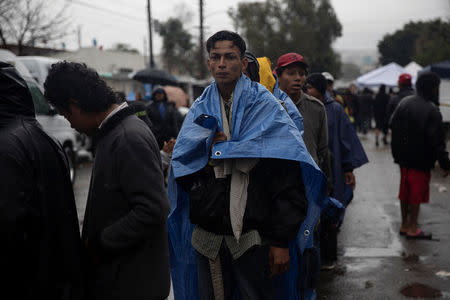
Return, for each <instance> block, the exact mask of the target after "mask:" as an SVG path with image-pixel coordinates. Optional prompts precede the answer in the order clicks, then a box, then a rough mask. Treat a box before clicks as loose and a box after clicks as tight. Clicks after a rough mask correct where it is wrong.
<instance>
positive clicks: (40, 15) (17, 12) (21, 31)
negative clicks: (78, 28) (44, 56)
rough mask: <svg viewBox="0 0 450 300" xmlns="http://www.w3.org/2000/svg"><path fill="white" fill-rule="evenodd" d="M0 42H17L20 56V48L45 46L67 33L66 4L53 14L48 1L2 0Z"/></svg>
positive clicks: (0, 8)
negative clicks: (42, 44) (44, 44)
mask: <svg viewBox="0 0 450 300" xmlns="http://www.w3.org/2000/svg"><path fill="white" fill-rule="evenodd" d="M0 3H1V4H0V40H1V42H2V43H3V44H4V45H6V43H7V42H8V41H12V42H13V43H16V44H17V46H18V48H19V55H21V54H22V52H23V46H25V45H35V44H36V43H46V42H48V41H51V40H56V39H59V38H61V37H63V36H64V35H65V34H66V29H67V27H68V21H67V17H66V11H67V7H68V6H67V4H65V5H64V6H63V7H62V8H61V9H60V10H58V11H56V12H55V13H53V11H54V9H50V4H51V3H52V2H51V1H46V0H1V1H0Z"/></svg>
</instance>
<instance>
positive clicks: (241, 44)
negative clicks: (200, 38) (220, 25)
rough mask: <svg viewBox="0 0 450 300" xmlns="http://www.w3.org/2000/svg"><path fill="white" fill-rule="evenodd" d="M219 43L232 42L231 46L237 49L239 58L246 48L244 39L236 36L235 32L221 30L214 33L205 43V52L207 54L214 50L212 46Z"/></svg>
mask: <svg viewBox="0 0 450 300" xmlns="http://www.w3.org/2000/svg"><path fill="white" fill-rule="evenodd" d="M220 41H231V42H233V45H234V46H236V47H238V48H239V51H240V52H241V58H243V57H244V55H245V50H246V49H247V46H246V45H245V41H244V39H242V37H241V36H240V35H239V34H237V33H236V32H231V31H228V30H222V31H219V32H216V33H215V34H213V35H212V36H211V37H210V38H209V39H208V40H207V41H206V51H208V53H210V52H211V49H212V48H214V45H215V44H216V42H220Z"/></svg>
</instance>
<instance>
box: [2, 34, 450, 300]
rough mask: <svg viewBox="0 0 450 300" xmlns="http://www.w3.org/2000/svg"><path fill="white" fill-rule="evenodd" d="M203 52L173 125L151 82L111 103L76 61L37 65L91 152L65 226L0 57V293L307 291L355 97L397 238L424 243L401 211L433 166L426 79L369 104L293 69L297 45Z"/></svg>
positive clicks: (53, 182) (351, 143) (433, 122)
mask: <svg viewBox="0 0 450 300" xmlns="http://www.w3.org/2000/svg"><path fill="white" fill-rule="evenodd" d="M206 50H207V52H208V59H207V66H208V68H209V70H210V72H211V76H212V77H213V78H214V81H213V82H212V83H211V84H210V85H209V86H208V87H207V88H206V89H205V91H204V92H203V94H202V95H201V96H200V97H199V98H198V99H197V100H196V101H195V102H194V103H193V105H192V107H191V108H190V111H189V113H188V114H187V115H186V117H185V119H184V120H183V117H181V116H180V115H178V114H177V112H176V110H175V109H174V107H173V106H172V105H171V104H169V103H168V101H167V96H166V94H165V92H164V90H163V89H162V88H161V87H155V88H154V90H153V95H152V98H153V102H152V103H151V104H150V105H145V104H143V103H142V102H140V101H134V102H133V103H127V102H126V101H125V100H124V99H123V98H121V97H118V95H117V94H116V93H114V92H113V91H112V90H111V88H109V87H108V86H107V85H106V83H105V82H104V81H103V80H102V79H101V78H100V77H99V75H98V74H97V73H96V72H95V71H94V70H92V69H90V68H88V67H87V66H86V65H84V64H81V63H73V62H66V61H64V62H59V63H56V64H54V65H52V68H51V69H50V71H49V75H48V77H47V79H46V81H45V96H46V98H47V100H48V101H49V103H50V104H51V105H52V106H53V107H55V108H56V109H57V110H58V112H59V113H60V114H61V115H63V116H64V117H65V118H66V119H67V120H68V121H69V122H70V123H71V125H72V127H73V128H75V129H76V130H78V131H80V132H83V133H86V134H88V135H89V136H91V137H92V142H93V148H94V149H95V150H94V151H95V161H94V164H93V169H92V176H91V182H90V186H89V194H88V198H87V204H86V212H85V216H84V220H83V227H82V232H81V235H80V233H79V228H78V220H77V212H76V208H75V200H74V196H73V190H72V185H71V184H70V179H69V174H68V169H67V159H66V158H65V156H64V152H63V151H62V149H61V146H60V145H58V144H57V143H55V142H54V141H53V140H52V139H51V138H49V137H48V136H47V135H46V134H45V133H44V132H43V131H42V129H41V128H40V126H39V124H38V123H37V121H36V119H35V117H34V107H33V102H32V100H31V94H30V92H29V90H28V88H27V86H26V83H25V82H24V81H23V79H22V78H21V77H20V75H19V74H18V73H17V71H16V70H15V69H14V67H13V66H11V65H9V64H7V63H0V67H1V72H0V76H1V81H0V82H1V84H0V91H1V92H0V117H1V118H0V165H1V171H0V173H1V177H2V181H1V182H0V194H1V195H2V197H1V201H0V225H1V226H0V228H1V230H2V233H3V236H4V237H5V238H6V241H5V242H4V243H3V246H2V247H1V250H0V251H1V252H0V257H1V258H0V259H1V266H2V270H3V272H2V274H3V275H2V277H1V280H2V283H3V284H4V286H5V289H3V290H2V292H3V293H4V295H7V296H11V297H10V299H29V298H31V297H33V298H36V297H37V298H42V299H50V300H52V299H97V300H98V299H108V300H110V299H166V298H167V297H168V295H169V291H170V282H172V286H173V291H174V296H175V299H315V297H316V292H315V288H316V287H317V284H318V274H319V271H320V269H321V267H322V268H333V266H334V264H335V262H336V260H337V233H338V227H339V225H340V224H341V223H342V221H343V219H342V218H343V212H344V211H345V207H346V206H347V205H348V204H349V203H350V202H351V201H352V199H353V191H354V189H355V187H356V178H355V175H354V173H353V171H354V170H355V169H356V168H359V167H360V166H362V165H364V164H366V163H367V162H368V159H367V156H366V154H365V152H364V149H363V147H362V145H361V143H360V141H359V138H358V135H357V133H356V132H357V130H361V132H362V133H363V134H366V132H367V130H368V129H369V128H370V123H371V122H370V118H371V114H372V110H371V107H372V105H373V103H376V105H375V109H374V114H375V119H376V121H377V122H376V123H377V129H378V130H380V131H381V132H383V133H384V138H383V141H384V142H385V143H387V140H386V134H387V125H388V124H389V123H388V120H389V115H391V116H390V120H391V121H390V124H391V125H390V126H391V128H392V150H393V155H394V159H395V161H396V163H398V164H399V165H400V166H401V173H402V177H401V187H400V196H399V198H400V200H401V203H402V226H401V228H400V233H401V234H404V235H407V236H408V237H411V238H427V237H428V236H427V235H426V234H425V233H423V232H422V231H421V230H420V229H419V228H417V216H418V208H419V205H420V203H423V202H427V201H428V193H429V191H428V190H427V186H429V180H430V169H431V168H432V167H433V166H434V163H435V161H436V160H438V161H439V163H440V164H441V167H442V168H443V169H444V170H446V172H447V174H448V170H449V169H450V161H449V159H448V153H447V152H446V150H445V142H444V140H443V131H442V130H441V129H440V128H441V127H442V126H441V125H442V124H441V123H442V117H441V118H440V113H439V111H438V110H437V109H436V106H435V104H434V103H435V102H436V88H438V87H439V78H436V75H434V74H432V73H427V74H424V75H423V76H421V77H419V79H418V81H417V84H416V86H417V93H416V94H415V95H414V96H412V97H409V98H407V99H405V100H402V99H401V96H402V95H403V97H404V96H406V94H407V92H406V91H405V92H403V91H401V92H400V93H398V95H397V96H396V98H395V99H391V100H389V97H388V95H387V94H386V90H385V87H381V88H380V91H379V93H378V95H377V97H376V100H375V102H374V101H373V100H372V96H371V95H370V92H369V91H363V93H362V95H356V93H355V90H354V87H350V89H349V90H348V91H346V92H344V93H342V94H338V93H335V91H334V90H333V82H334V78H333V76H332V75H331V74H330V73H328V72H326V70H323V71H324V72H323V73H309V66H308V63H307V61H305V59H304V57H303V56H302V55H301V54H299V53H286V54H283V55H281V56H280V57H279V58H278V59H277V63H276V67H275V69H274V70H272V68H271V62H270V60H269V59H268V58H267V57H256V56H255V55H254V54H252V53H250V52H248V51H247V48H246V44H245V42H244V40H243V39H242V38H241V36H239V34H237V33H234V32H230V31H220V32H217V33H215V34H214V35H212V36H211V37H210V38H209V39H208V40H207V42H206ZM405 78H406V76H403V77H401V79H400V81H399V82H402V83H403V82H406V81H407V78H406V79H405ZM409 87H410V86H409ZM405 90H406V88H405ZM417 103H420V104H417ZM393 105H395V106H397V108H395V107H392V106H393ZM418 120H420V121H418ZM377 132H378V131H377ZM378 135H379V134H378V133H377V145H378ZM430 145H431V146H430ZM412 149H414V150H412ZM423 157H426V159H423Z"/></svg>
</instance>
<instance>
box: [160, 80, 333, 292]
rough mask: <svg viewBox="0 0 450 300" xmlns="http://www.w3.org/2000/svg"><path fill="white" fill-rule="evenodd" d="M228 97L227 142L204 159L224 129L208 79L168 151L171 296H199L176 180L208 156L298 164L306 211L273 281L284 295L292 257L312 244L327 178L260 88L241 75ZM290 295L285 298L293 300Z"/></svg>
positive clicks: (291, 287)
mask: <svg viewBox="0 0 450 300" xmlns="http://www.w3.org/2000/svg"><path fill="white" fill-rule="evenodd" d="M233 95H234V96H233V110H232V114H233V115H232V124H231V128H232V135H231V138H230V140H228V141H224V142H218V143H216V144H214V147H213V150H212V156H211V157H209V149H210V147H211V143H212V139H213V137H214V135H215V134H216V132H218V131H223V129H222V128H223V126H222V117H221V116H222V113H221V108H220V107H221V106H220V97H219V92H218V88H217V85H216V83H215V82H213V83H212V84H211V85H210V86H208V87H207V88H206V89H205V91H204V92H203V94H202V95H201V96H200V97H199V98H198V99H197V100H196V101H195V102H194V104H193V105H192V107H191V109H190V111H189V113H188V115H187V116H186V119H185V121H184V123H183V127H182V128H181V131H180V133H179V135H178V139H177V143H176V145H175V149H174V151H173V155H172V164H171V171H170V176H169V187H168V194H169V200H170V204H171V213H170V215H169V220H168V230H169V237H170V253H171V270H172V280H173V284H174V292H175V297H176V298H180V299H197V296H198V294H197V273H196V270H197V267H196V261H197V258H196V253H195V251H194V249H193V247H192V246H191V235H192V230H193V228H194V226H193V225H192V224H191V223H190V221H189V195H188V193H186V192H184V191H183V190H182V189H181V187H180V186H179V185H178V184H177V183H176V181H175V179H176V178H179V177H182V176H186V175H189V174H192V173H194V172H197V171H199V170H201V169H202V168H203V167H204V166H205V165H206V164H207V162H208V160H209V159H210V158H213V159H227V158H278V159H288V160H295V161H298V162H299V163H300V165H301V168H302V175H303V183H304V185H305V191H306V197H307V199H308V215H307V218H306V220H305V221H304V222H303V224H302V225H301V228H300V231H299V233H298V235H297V239H296V241H295V242H292V243H291V245H290V251H291V257H292V260H291V266H292V267H291V268H289V271H288V272H287V273H285V274H284V275H282V276H279V277H280V278H281V279H280V280H279V282H278V281H277V282H278V283H277V285H282V286H283V288H280V290H283V291H289V293H290V294H289V295H290V296H292V297H295V295H297V283H298V278H299V276H300V275H299V274H298V273H299V268H298V267H294V266H295V264H296V263H298V261H297V259H296V257H298V255H299V254H300V253H302V252H303V251H304V249H305V248H309V247H312V245H313V230H314V226H315V224H316V222H317V219H318V217H319V216H320V213H321V210H322V207H323V205H324V200H325V196H326V178H325V176H324V175H323V173H322V172H321V171H320V169H319V168H318V166H317V165H316V163H315V162H314V160H313V159H312V157H311V156H310V154H309V153H308V151H307V150H306V146H305V144H304V142H303V139H302V136H301V133H300V131H299V129H298V128H297V126H296V125H295V123H294V122H293V121H292V120H291V118H290V117H289V115H288V114H287V113H286V111H285V109H284V108H283V107H282V106H281V104H280V102H279V101H278V100H277V99H276V98H275V97H274V96H273V95H272V94H271V93H270V92H269V91H268V90H267V89H266V88H265V87H263V86H262V85H260V84H259V83H255V82H252V81H251V80H250V79H248V78H247V77H246V76H244V75H242V76H241V78H240V79H239V81H238V83H237V84H236V87H235V89H234V94H233ZM291 102H292V101H291ZM302 128H303V126H302ZM285 295H286V294H284V295H283V296H281V297H284V296H285ZM290 296H289V299H293V298H291V297H290ZM297 296H298V295H297Z"/></svg>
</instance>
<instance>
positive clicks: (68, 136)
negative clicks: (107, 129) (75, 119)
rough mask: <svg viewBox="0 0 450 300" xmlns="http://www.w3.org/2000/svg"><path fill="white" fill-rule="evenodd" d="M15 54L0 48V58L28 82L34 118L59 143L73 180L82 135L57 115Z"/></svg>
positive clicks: (40, 88)
mask: <svg viewBox="0 0 450 300" xmlns="http://www.w3.org/2000/svg"><path fill="white" fill-rule="evenodd" d="M16 58H17V56H16V55H14V53H12V52H10V51H8V50H2V49H0V60H1V61H4V62H7V63H10V64H12V65H14V66H15V67H16V69H17V71H18V72H19V73H20V75H22V77H23V79H24V80H25V81H26V83H27V84H28V88H29V90H30V93H31V96H32V98H33V102H34V108H35V111H36V119H37V120H38V122H39V123H40V124H41V126H42V128H43V129H44V131H45V132H46V133H47V134H48V135H50V136H52V137H53V138H55V139H56V140H57V141H58V142H59V143H61V145H62V147H63V149H64V151H65V153H66V156H67V159H68V161H69V168H70V179H71V180H72V183H74V182H75V174H76V169H77V162H78V158H79V150H80V148H81V145H82V143H83V141H84V139H83V136H82V135H80V134H79V133H78V132H76V131H75V130H74V129H73V128H72V127H71V126H70V123H69V122H68V121H67V120H66V119H65V118H64V117H62V116H60V115H58V114H57V112H56V110H55V109H54V108H52V107H51V106H50V105H49V104H48V102H47V101H46V99H45V97H44V95H43V91H42V87H40V86H39V85H38V83H37V82H36V80H35V79H34V78H33V77H32V75H31V74H30V72H29V71H28V69H27V67H25V66H24V65H23V64H22V63H21V62H20V61H19V60H17V59H16Z"/></svg>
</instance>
